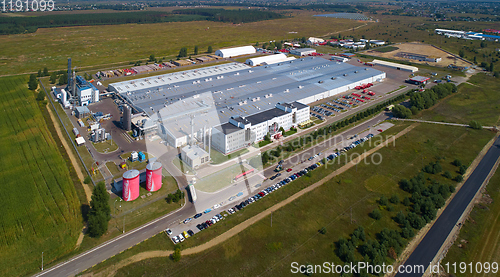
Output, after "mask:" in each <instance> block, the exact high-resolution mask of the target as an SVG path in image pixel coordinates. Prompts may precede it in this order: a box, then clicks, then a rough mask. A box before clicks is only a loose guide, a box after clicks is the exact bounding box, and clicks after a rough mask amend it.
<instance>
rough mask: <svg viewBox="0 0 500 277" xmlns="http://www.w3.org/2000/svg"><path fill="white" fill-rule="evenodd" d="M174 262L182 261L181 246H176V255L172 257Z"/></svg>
mask: <svg viewBox="0 0 500 277" xmlns="http://www.w3.org/2000/svg"><path fill="white" fill-rule="evenodd" d="M170 257H171V258H172V260H173V261H174V262H178V261H180V260H181V246H180V245H176V246H174V253H173V254H172V255H171V256H170Z"/></svg>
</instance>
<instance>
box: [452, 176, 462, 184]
mask: <svg viewBox="0 0 500 277" xmlns="http://www.w3.org/2000/svg"><path fill="white" fill-rule="evenodd" d="M463 180H464V177H463V176H462V175H457V176H455V178H453V181H455V182H457V183H460V182H462V181H463Z"/></svg>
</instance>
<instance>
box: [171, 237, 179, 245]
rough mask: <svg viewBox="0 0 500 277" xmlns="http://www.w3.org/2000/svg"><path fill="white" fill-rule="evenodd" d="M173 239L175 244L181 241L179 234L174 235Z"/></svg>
mask: <svg viewBox="0 0 500 277" xmlns="http://www.w3.org/2000/svg"><path fill="white" fill-rule="evenodd" d="M172 241H173V242H174V244H177V243H179V242H181V241H180V239H179V237H178V236H174V237H173V238H172Z"/></svg>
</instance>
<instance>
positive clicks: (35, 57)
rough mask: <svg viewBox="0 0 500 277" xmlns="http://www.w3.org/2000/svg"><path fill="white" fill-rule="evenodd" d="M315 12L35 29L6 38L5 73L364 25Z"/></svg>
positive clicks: (0, 59) (1, 59)
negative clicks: (269, 17)
mask: <svg viewBox="0 0 500 277" xmlns="http://www.w3.org/2000/svg"><path fill="white" fill-rule="evenodd" d="M313 14H314V13H313V12H308V11H300V12H299V13H298V14H295V16H294V17H292V18H283V19H275V20H268V21H260V22H253V23H244V24H231V23H220V22H210V21H194V22H171V23H156V24H124V25H105V26H82V27H61V28H42V29H39V30H37V31H36V32H35V33H31V34H19V35H7V36H1V37H0V44H1V45H2V53H1V54H0V72H2V74H16V73H26V72H36V71H38V69H41V68H43V67H45V66H46V67H47V68H48V69H49V71H52V70H65V69H66V68H67V65H66V63H67V58H68V57H71V58H72V61H73V66H77V69H78V70H81V71H83V70H87V68H86V67H91V66H95V65H102V66H101V67H102V68H112V67H113V66H116V65H118V64H120V65H122V66H123V65H127V64H129V62H136V61H137V60H138V59H145V58H147V57H149V55H150V54H154V55H155V56H156V57H157V58H163V57H165V58H166V59H175V56H176V55H177V54H178V53H179V49H180V48H181V47H183V46H186V47H188V54H189V55H191V54H192V53H193V49H194V46H195V45H198V46H199V49H200V52H203V51H206V50H207V48H208V46H212V47H213V50H214V51H215V50H217V49H219V48H221V47H228V46H237V45H248V44H252V45H254V44H255V43H256V42H257V41H260V42H263V41H269V40H281V39H293V38H300V37H303V36H322V35H326V34H329V33H333V32H336V31H342V30H349V29H352V28H353V27H356V26H359V25H363V24H362V23H359V22H356V21H352V20H342V19H335V18H321V17H313V16H312V15H313ZM290 32H297V33H290ZM42 45H43V47H42ZM124 62H125V63H124ZM89 73H93V72H89Z"/></svg>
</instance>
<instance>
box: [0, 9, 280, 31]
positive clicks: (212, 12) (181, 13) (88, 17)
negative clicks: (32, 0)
mask: <svg viewBox="0 0 500 277" xmlns="http://www.w3.org/2000/svg"><path fill="white" fill-rule="evenodd" d="M281 17H282V15H280V14H278V13H274V12H268V11H258V10H224V9H186V10H175V11H174V12H173V13H169V12H153V11H138V12H135V11H134V12H127V13H86V14H55V15H43V16H30V17H7V16H0V35H9V34H22V33H33V32H36V30H38V28H53V27H63V26H64V27H66V26H92V25H115V24H128V23H137V24H144V23H161V22H185V21H200V20H209V21H218V22H231V23H242V22H254V21H261V20H269V19H276V18H281Z"/></svg>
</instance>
